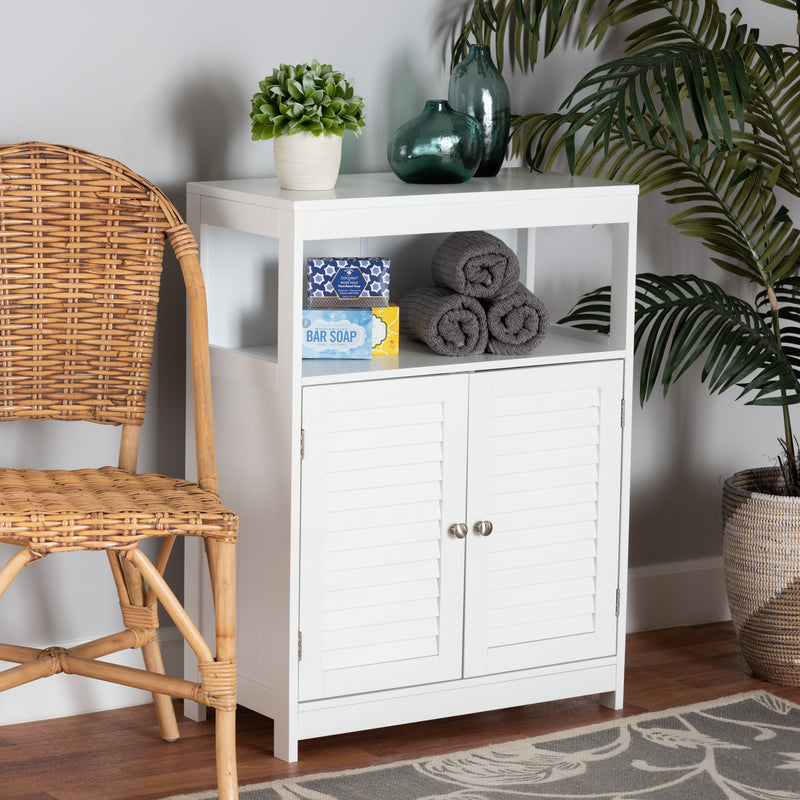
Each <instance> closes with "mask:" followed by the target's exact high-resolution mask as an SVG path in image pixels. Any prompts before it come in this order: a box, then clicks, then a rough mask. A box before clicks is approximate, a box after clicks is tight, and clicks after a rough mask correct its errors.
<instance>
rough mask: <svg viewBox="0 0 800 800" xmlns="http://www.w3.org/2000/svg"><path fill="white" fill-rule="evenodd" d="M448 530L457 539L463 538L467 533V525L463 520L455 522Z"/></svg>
mask: <svg viewBox="0 0 800 800" xmlns="http://www.w3.org/2000/svg"><path fill="white" fill-rule="evenodd" d="M447 532H448V533H449V534H450V535H451V536H455V537H456V539H463V538H464V537H465V536H466V535H467V526H466V525H465V524H464V523H463V522H454V523H453V524H452V525H451V526H450V527H449V528H448V529H447Z"/></svg>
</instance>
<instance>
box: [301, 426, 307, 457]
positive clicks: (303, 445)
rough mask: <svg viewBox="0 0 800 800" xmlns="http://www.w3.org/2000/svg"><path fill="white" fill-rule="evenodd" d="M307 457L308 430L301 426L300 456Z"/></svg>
mask: <svg viewBox="0 0 800 800" xmlns="http://www.w3.org/2000/svg"><path fill="white" fill-rule="evenodd" d="M305 457H306V432H305V429H304V428H300V458H305Z"/></svg>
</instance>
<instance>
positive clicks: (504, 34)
mask: <svg viewBox="0 0 800 800" xmlns="http://www.w3.org/2000/svg"><path fill="white" fill-rule="evenodd" d="M595 2H596V0H494V2H492V0H474V3H473V6H472V12H471V14H470V16H469V18H468V19H467V21H466V23H465V24H464V26H463V27H462V29H461V31H460V33H459V35H458V36H457V37H456V39H455V41H454V43H453V49H452V57H453V63H454V64H455V63H457V62H458V61H460V60H461V59H462V58H463V57H464V56H465V55H466V53H467V50H468V48H469V44H470V42H477V43H479V44H489V43H490V42H491V41H492V40H493V39H494V40H495V41H496V42H497V45H498V46H497V48H496V55H497V64H498V67H500V69H502V68H503V64H504V62H505V53H506V52H508V54H509V57H510V58H512V59H513V60H514V61H515V62H516V63H517V64H518V65H519V66H520V67H522V68H523V69H530V70H533V68H534V66H535V65H536V63H537V61H539V59H540V58H541V57H542V56H546V55H549V54H550V53H551V52H552V51H553V50H554V49H555V47H556V45H557V44H558V42H559V41H560V40H561V39H562V37H563V36H564V34H565V33H566V32H567V30H569V26H570V23H571V22H572V20H573V19H575V18H577V19H578V20H579V23H578V24H579V41H580V42H581V43H582V44H583V43H585V42H586V39H587V30H588V25H589V22H588V21H589V17H590V14H591V11H592V9H593V7H594V5H595Z"/></svg>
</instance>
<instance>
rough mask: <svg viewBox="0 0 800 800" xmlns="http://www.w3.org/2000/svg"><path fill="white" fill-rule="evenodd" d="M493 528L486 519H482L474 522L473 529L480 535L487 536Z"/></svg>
mask: <svg viewBox="0 0 800 800" xmlns="http://www.w3.org/2000/svg"><path fill="white" fill-rule="evenodd" d="M493 529H494V528H493V526H492V523H491V522H489V520H488V519H482V520H481V521H480V522H476V523H475V527H474V529H473V530H474V531H475V533H478V534H480V535H481V536H488V535H489V534H490V533H491V532H492V530H493Z"/></svg>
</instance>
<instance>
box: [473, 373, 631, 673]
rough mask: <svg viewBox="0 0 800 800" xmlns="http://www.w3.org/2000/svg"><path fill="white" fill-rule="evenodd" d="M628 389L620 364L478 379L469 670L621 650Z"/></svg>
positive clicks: (495, 669) (498, 669) (555, 661)
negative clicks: (624, 418) (624, 413)
mask: <svg viewBox="0 0 800 800" xmlns="http://www.w3.org/2000/svg"><path fill="white" fill-rule="evenodd" d="M622 387H623V367H622V363H621V362H616V361H614V362H602V363H586V364H570V365H557V366H542V367H532V368H526V369H518V370H503V371H497V372H493V373H482V374H476V375H474V376H473V377H472V382H471V390H470V429H469V436H470V454H469V468H468V469H469V484H468V492H467V502H468V507H467V525H468V526H469V529H470V530H469V534H468V536H467V566H466V574H467V577H466V600H465V609H466V610H465V644H464V648H465V653H464V676H465V677H473V676H478V675H485V674H491V673H496V672H505V671H509V670H515V669H523V668H526V667H535V666H541V665H544V664H558V663H564V662H574V661H579V660H581V659H588V658H596V657H601V656H606V655H613V654H614V652H615V649H616V608H617V602H616V600H617V586H618V554H619V537H620V481H621V472H620V470H621V448H622V434H621V423H620V414H621V398H622ZM481 523H482V525H481ZM476 524H477V525H478V526H479V530H477V531H476V528H475V526H476ZM489 527H491V532H489V533H488V535H483V534H486V533H487V532H488V530H489Z"/></svg>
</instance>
